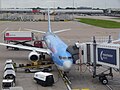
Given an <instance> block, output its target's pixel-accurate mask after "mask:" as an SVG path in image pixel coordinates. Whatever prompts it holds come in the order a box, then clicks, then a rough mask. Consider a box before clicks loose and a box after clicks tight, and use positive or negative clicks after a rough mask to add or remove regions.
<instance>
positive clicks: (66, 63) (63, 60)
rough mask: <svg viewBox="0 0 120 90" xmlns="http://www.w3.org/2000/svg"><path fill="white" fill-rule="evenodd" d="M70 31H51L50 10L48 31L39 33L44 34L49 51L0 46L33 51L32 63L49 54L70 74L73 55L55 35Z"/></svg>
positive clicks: (30, 58)
mask: <svg viewBox="0 0 120 90" xmlns="http://www.w3.org/2000/svg"><path fill="white" fill-rule="evenodd" d="M68 30H69V29H65V30H59V31H54V32H52V31H51V23H50V14H49V9H48V31H47V32H43V31H37V30H34V31H36V32H40V33H44V35H43V40H44V41H45V43H46V46H47V49H44V48H37V47H29V46H20V45H13V44H6V43H0V45H4V46H10V47H14V48H21V49H26V50H31V51H32V52H30V54H29V56H28V58H29V60H31V61H34V62H35V61H38V60H39V56H40V54H39V53H41V52H42V53H47V54H49V55H50V57H51V58H52V60H53V62H54V64H55V65H56V66H57V67H58V68H59V69H60V70H62V71H63V72H68V71H69V70H70V69H71V67H72V64H73V58H72V55H71V54H70V53H69V52H68V51H67V50H66V49H67V47H68V46H67V45H66V44H65V43H64V42H63V41H62V40H61V39H60V38H59V37H58V36H57V35H55V33H59V32H63V31H68Z"/></svg>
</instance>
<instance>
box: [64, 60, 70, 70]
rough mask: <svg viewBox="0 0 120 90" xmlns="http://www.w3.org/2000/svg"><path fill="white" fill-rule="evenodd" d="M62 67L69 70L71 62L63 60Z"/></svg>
mask: <svg viewBox="0 0 120 90" xmlns="http://www.w3.org/2000/svg"><path fill="white" fill-rule="evenodd" d="M63 67H64V70H65V71H68V70H70V69H71V67H72V62H71V61H64V63H63Z"/></svg>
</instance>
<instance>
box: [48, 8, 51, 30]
mask: <svg viewBox="0 0 120 90" xmlns="http://www.w3.org/2000/svg"><path fill="white" fill-rule="evenodd" d="M48 32H51V24H50V10H49V8H48Z"/></svg>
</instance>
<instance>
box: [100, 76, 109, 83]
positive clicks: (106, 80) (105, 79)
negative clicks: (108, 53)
mask: <svg viewBox="0 0 120 90" xmlns="http://www.w3.org/2000/svg"><path fill="white" fill-rule="evenodd" d="M101 82H102V84H103V85H106V84H108V79H107V78H106V77H103V78H102V80H101Z"/></svg>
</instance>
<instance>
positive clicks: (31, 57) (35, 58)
mask: <svg viewBox="0 0 120 90" xmlns="http://www.w3.org/2000/svg"><path fill="white" fill-rule="evenodd" d="M28 60H30V61H32V62H36V61H38V60H39V54H38V53H37V52H30V54H29V56H28Z"/></svg>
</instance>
